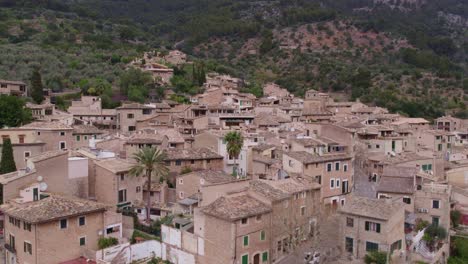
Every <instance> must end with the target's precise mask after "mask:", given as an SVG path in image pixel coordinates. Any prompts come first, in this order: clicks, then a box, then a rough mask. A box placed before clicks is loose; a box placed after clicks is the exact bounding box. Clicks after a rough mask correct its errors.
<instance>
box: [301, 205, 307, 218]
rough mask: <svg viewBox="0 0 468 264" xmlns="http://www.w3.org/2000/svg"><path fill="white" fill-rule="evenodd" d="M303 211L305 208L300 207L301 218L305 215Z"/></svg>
mask: <svg viewBox="0 0 468 264" xmlns="http://www.w3.org/2000/svg"><path fill="white" fill-rule="evenodd" d="M305 209H306V208H305V206H302V207H301V215H302V216H304V215H305Z"/></svg>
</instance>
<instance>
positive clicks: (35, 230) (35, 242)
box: [5, 224, 38, 263]
mask: <svg viewBox="0 0 468 264" xmlns="http://www.w3.org/2000/svg"><path fill="white" fill-rule="evenodd" d="M34 244H35V245H34V247H35V249H36V250H35V252H34V253H35V255H36V257H35V258H36V263H38V262H37V224H35V225H34ZM5 263H6V254H5Z"/></svg>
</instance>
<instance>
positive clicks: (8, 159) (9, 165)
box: [0, 138, 16, 174]
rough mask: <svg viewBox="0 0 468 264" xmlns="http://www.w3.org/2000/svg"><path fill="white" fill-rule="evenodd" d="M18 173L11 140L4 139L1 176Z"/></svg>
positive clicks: (0, 168)
mask: <svg viewBox="0 0 468 264" xmlns="http://www.w3.org/2000/svg"><path fill="white" fill-rule="evenodd" d="M13 171H16V164H15V159H14V158H13V147H12V146H11V140H10V139H9V138H5V139H3V146H2V160H1V161H0V174H5V173H9V172H13Z"/></svg>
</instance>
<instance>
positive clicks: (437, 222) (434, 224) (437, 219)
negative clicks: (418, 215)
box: [432, 216, 439, 226]
mask: <svg viewBox="0 0 468 264" xmlns="http://www.w3.org/2000/svg"><path fill="white" fill-rule="evenodd" d="M432 225H433V226H439V217H438V216H433V217H432Z"/></svg>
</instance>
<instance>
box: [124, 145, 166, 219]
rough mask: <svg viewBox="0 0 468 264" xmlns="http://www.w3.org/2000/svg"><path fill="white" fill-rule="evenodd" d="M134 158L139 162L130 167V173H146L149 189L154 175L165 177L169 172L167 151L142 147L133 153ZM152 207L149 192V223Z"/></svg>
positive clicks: (138, 174)
mask: <svg viewBox="0 0 468 264" xmlns="http://www.w3.org/2000/svg"><path fill="white" fill-rule="evenodd" d="M133 158H134V159H135V160H136V162H137V163H136V164H135V165H134V166H133V167H132V168H131V169H130V175H133V176H137V177H139V176H142V175H143V173H144V175H145V176H146V184H147V189H148V191H150V190H151V179H152V178H153V177H160V178H163V179H164V178H165V177H166V176H167V174H168V173H169V169H168V168H167V167H166V163H165V159H166V153H164V152H162V151H161V150H159V149H157V148H153V147H145V148H143V149H140V151H138V152H137V153H135V154H133ZM150 209H151V199H150V195H149V193H148V195H147V196H146V221H147V222H148V223H150V221H151V219H150Z"/></svg>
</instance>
